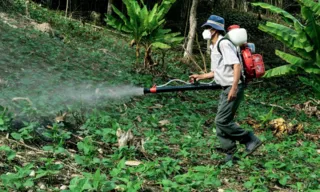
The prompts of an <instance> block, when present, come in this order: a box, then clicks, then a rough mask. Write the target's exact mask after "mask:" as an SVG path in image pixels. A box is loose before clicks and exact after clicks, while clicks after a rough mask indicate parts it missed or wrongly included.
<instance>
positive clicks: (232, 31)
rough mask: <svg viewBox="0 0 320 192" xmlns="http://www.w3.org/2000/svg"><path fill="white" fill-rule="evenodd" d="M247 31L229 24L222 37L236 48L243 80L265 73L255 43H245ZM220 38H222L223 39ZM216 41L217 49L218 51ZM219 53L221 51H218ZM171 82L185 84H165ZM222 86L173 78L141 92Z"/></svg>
mask: <svg viewBox="0 0 320 192" xmlns="http://www.w3.org/2000/svg"><path fill="white" fill-rule="evenodd" d="M247 38H248V35H247V31H246V29H244V28H240V26H239V25H231V26H230V27H229V28H228V33H227V34H226V35H225V37H224V38H223V39H227V40H229V41H231V42H232V43H233V44H234V45H235V46H236V47H237V50H238V57H239V60H240V62H241V64H242V70H243V74H244V78H242V79H244V82H245V83H247V82H250V81H252V79H254V78H260V77H262V76H263V75H264V73H265V68H264V63H263V59H262V56H261V55H260V54H254V53H255V45H254V44H253V43H247ZM223 39H222V40H223ZM220 42H221V40H220V41H219V42H218V51H219V52H220V48H219V44H220ZM220 54H221V52H220ZM172 82H182V83H184V84H185V85H181V86H167V85H169V84H170V83H172ZM221 88H222V87H221V86H220V85H218V84H216V83H213V82H210V83H199V82H196V81H195V83H188V82H185V81H182V80H180V79H174V80H171V81H169V82H168V83H166V84H163V85H160V86H156V85H154V86H153V87H152V88H144V90H143V93H144V94H146V93H162V92H175V91H189V90H210V89H211V90H216V89H221Z"/></svg>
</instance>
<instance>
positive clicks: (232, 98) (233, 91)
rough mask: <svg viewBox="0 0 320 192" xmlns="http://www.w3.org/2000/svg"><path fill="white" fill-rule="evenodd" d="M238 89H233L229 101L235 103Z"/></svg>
mask: <svg viewBox="0 0 320 192" xmlns="http://www.w3.org/2000/svg"><path fill="white" fill-rule="evenodd" d="M237 91H238V90H237V88H234V87H231V89H230V91H229V94H228V101H233V100H235V99H236V98H237Z"/></svg>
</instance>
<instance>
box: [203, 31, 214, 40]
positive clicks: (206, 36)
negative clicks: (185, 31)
mask: <svg viewBox="0 0 320 192" xmlns="http://www.w3.org/2000/svg"><path fill="white" fill-rule="evenodd" d="M202 37H203V39H204V40H210V39H211V37H212V34H211V32H210V29H206V30H204V31H203V33H202Z"/></svg>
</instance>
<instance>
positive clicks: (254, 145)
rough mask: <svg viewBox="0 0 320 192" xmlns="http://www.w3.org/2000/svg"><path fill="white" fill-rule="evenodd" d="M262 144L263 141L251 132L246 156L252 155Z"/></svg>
mask: <svg viewBox="0 0 320 192" xmlns="http://www.w3.org/2000/svg"><path fill="white" fill-rule="evenodd" d="M261 144H262V141H261V140H260V139H259V138H258V137H256V136H255V135H254V134H253V133H252V132H249V141H247V142H246V143H245V145H246V152H247V154H246V156H248V155H250V154H252V153H253V152H254V151H256V150H257V149H258V148H259V147H260V146H261Z"/></svg>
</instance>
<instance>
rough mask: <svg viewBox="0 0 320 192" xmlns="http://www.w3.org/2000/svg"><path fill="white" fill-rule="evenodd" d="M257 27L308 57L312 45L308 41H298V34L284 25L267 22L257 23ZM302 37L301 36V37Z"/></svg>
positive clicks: (300, 54) (302, 55)
mask: <svg viewBox="0 0 320 192" xmlns="http://www.w3.org/2000/svg"><path fill="white" fill-rule="evenodd" d="M259 29H260V30H261V31H264V32H266V33H269V34H270V35H272V36H273V37H275V38H276V39H278V40H279V41H281V42H283V43H284V44H285V45H287V46H288V47H289V48H290V49H292V50H294V51H295V52H296V53H297V54H299V56H301V57H303V58H306V59H308V58H309V57H311V55H310V54H309V53H308V52H310V51H311V50H313V47H312V46H311V45H310V44H309V41H307V42H306V41H305V42H301V41H299V38H298V37H299V34H298V33H297V32H296V31H295V30H293V29H291V28H289V27H286V26H284V25H280V24H277V23H272V22H267V23H266V25H261V24H260V25H259ZM302 39H303V38H302Z"/></svg>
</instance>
